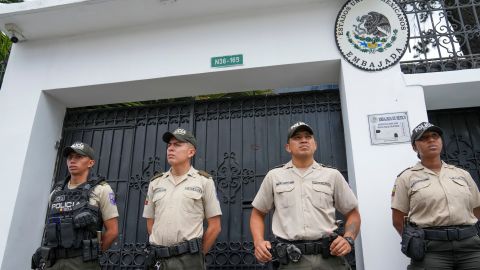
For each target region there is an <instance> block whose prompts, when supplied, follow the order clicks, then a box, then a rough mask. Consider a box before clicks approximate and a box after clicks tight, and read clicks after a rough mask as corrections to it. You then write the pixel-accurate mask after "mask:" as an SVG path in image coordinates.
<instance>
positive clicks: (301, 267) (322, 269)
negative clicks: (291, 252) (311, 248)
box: [278, 254, 351, 270]
mask: <svg viewBox="0 0 480 270" xmlns="http://www.w3.org/2000/svg"><path fill="white" fill-rule="evenodd" d="M278 269H281V270H283V269H292V270H293V269H296V270H350V269H351V268H350V265H349V264H348V262H347V260H345V258H344V257H335V256H333V257H329V258H327V259H325V258H323V257H322V255H321V254H317V255H302V258H301V259H300V261H298V262H296V263H294V262H290V263H288V264H286V265H283V264H281V265H280V267H279V268H278Z"/></svg>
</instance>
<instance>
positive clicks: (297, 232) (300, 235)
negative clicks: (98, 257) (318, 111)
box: [250, 122, 360, 270]
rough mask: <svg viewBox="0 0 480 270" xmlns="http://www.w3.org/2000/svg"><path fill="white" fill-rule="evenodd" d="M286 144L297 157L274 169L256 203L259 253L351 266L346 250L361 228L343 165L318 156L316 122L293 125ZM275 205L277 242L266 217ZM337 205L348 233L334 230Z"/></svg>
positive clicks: (285, 264) (291, 261) (288, 265)
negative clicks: (267, 231) (320, 161)
mask: <svg viewBox="0 0 480 270" xmlns="http://www.w3.org/2000/svg"><path fill="white" fill-rule="evenodd" d="M285 148H286V150H287V152H289V153H290V154H291V156H292V160H291V161H290V162H288V163H287V164H285V165H283V166H280V167H278V168H275V169H273V170H271V171H269V172H268V174H267V175H266V176H265V179H264V180H263V182H262V185H261V186H260V189H259V191H258V193H257V195H256V197H255V199H254V201H253V203H252V205H253V207H254V208H253V211H252V215H251V218H250V229H251V231H252V236H253V240H254V245H255V257H256V258H257V260H258V261H260V262H262V263H265V262H268V261H270V260H272V253H273V254H274V255H275V257H276V259H278V261H279V262H280V263H281V265H280V269H317V270H326V269H328V270H330V269H350V266H349V265H348V263H347V262H346V260H345V259H344V258H343V256H345V255H347V254H348V253H350V251H351V250H352V247H353V244H354V239H355V237H356V236H357V234H358V231H359V229H360V214H359V212H358V208H357V204H358V203H357V199H356V198H355V195H354V194H353V192H352V190H351V189H350V188H349V186H348V184H347V183H346V181H345V179H344V178H343V176H342V175H341V174H340V172H339V171H338V170H335V169H332V168H328V167H326V166H324V165H322V164H318V163H317V162H315V160H314V158H313V156H314V153H315V151H316V149H317V144H316V142H315V139H314V137H313V130H312V129H311V128H310V126H308V125H307V124H305V123H303V122H297V123H295V124H294V125H292V126H291V127H290V128H289V130H288V138H287V144H286V145H285ZM273 207H275V212H274V214H273V220H272V231H273V234H274V235H275V237H276V241H275V242H274V244H273V245H272V243H270V242H269V241H266V240H265V239H264V228H265V222H264V219H265V215H266V214H267V213H268V212H269V211H270V210H271V209H272V208H273ZM335 209H337V210H338V211H340V212H341V213H342V214H344V215H345V218H346V224H345V234H344V235H343V236H340V235H337V234H336V233H334V231H336V230H337V225H336V223H335Z"/></svg>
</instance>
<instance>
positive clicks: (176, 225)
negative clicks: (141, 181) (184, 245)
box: [143, 167, 222, 246]
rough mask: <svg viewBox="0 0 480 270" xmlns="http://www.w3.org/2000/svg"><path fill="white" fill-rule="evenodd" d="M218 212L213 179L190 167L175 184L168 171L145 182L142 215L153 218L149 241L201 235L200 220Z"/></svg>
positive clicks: (171, 241) (166, 241)
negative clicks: (146, 184)
mask: <svg viewBox="0 0 480 270" xmlns="http://www.w3.org/2000/svg"><path fill="white" fill-rule="evenodd" d="M221 214H222V211H221V209H220V203H219V201H218V199H217V195H216V190H215V185H214V182H213V179H212V178H207V177H205V176H202V175H200V174H199V173H198V171H197V170H195V169H194V168H193V167H191V168H190V170H189V172H188V173H187V175H186V178H185V179H182V180H181V181H180V182H179V183H177V184H175V180H174V178H173V176H172V174H171V171H168V172H166V173H164V174H163V175H162V176H160V177H157V178H156V179H154V180H152V182H150V185H149V186H148V193H147V197H146V199H145V207H144V209H143V217H144V218H153V219H154V223H153V228H152V234H151V235H150V243H151V244H155V245H163V246H170V245H173V244H176V243H179V242H182V241H185V240H190V239H193V238H196V237H202V235H203V220H204V219H205V218H211V217H214V216H218V215H221Z"/></svg>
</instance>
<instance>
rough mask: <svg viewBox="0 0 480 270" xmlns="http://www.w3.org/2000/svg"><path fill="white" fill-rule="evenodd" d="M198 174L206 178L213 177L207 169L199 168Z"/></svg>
mask: <svg viewBox="0 0 480 270" xmlns="http://www.w3.org/2000/svg"><path fill="white" fill-rule="evenodd" d="M198 174H200V175H201V176H203V177H206V178H212V176H211V175H210V174H209V173H207V172H206V171H202V170H198Z"/></svg>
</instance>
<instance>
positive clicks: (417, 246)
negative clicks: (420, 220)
mask: <svg viewBox="0 0 480 270" xmlns="http://www.w3.org/2000/svg"><path fill="white" fill-rule="evenodd" d="M401 245H402V248H401V250H402V252H403V254H405V255H407V257H409V258H411V259H412V260H415V261H422V260H423V258H424V257H425V251H426V246H425V233H424V231H423V230H422V229H421V228H419V227H417V226H414V225H412V224H411V223H408V222H407V223H406V224H404V227H403V233H402V242H401Z"/></svg>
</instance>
